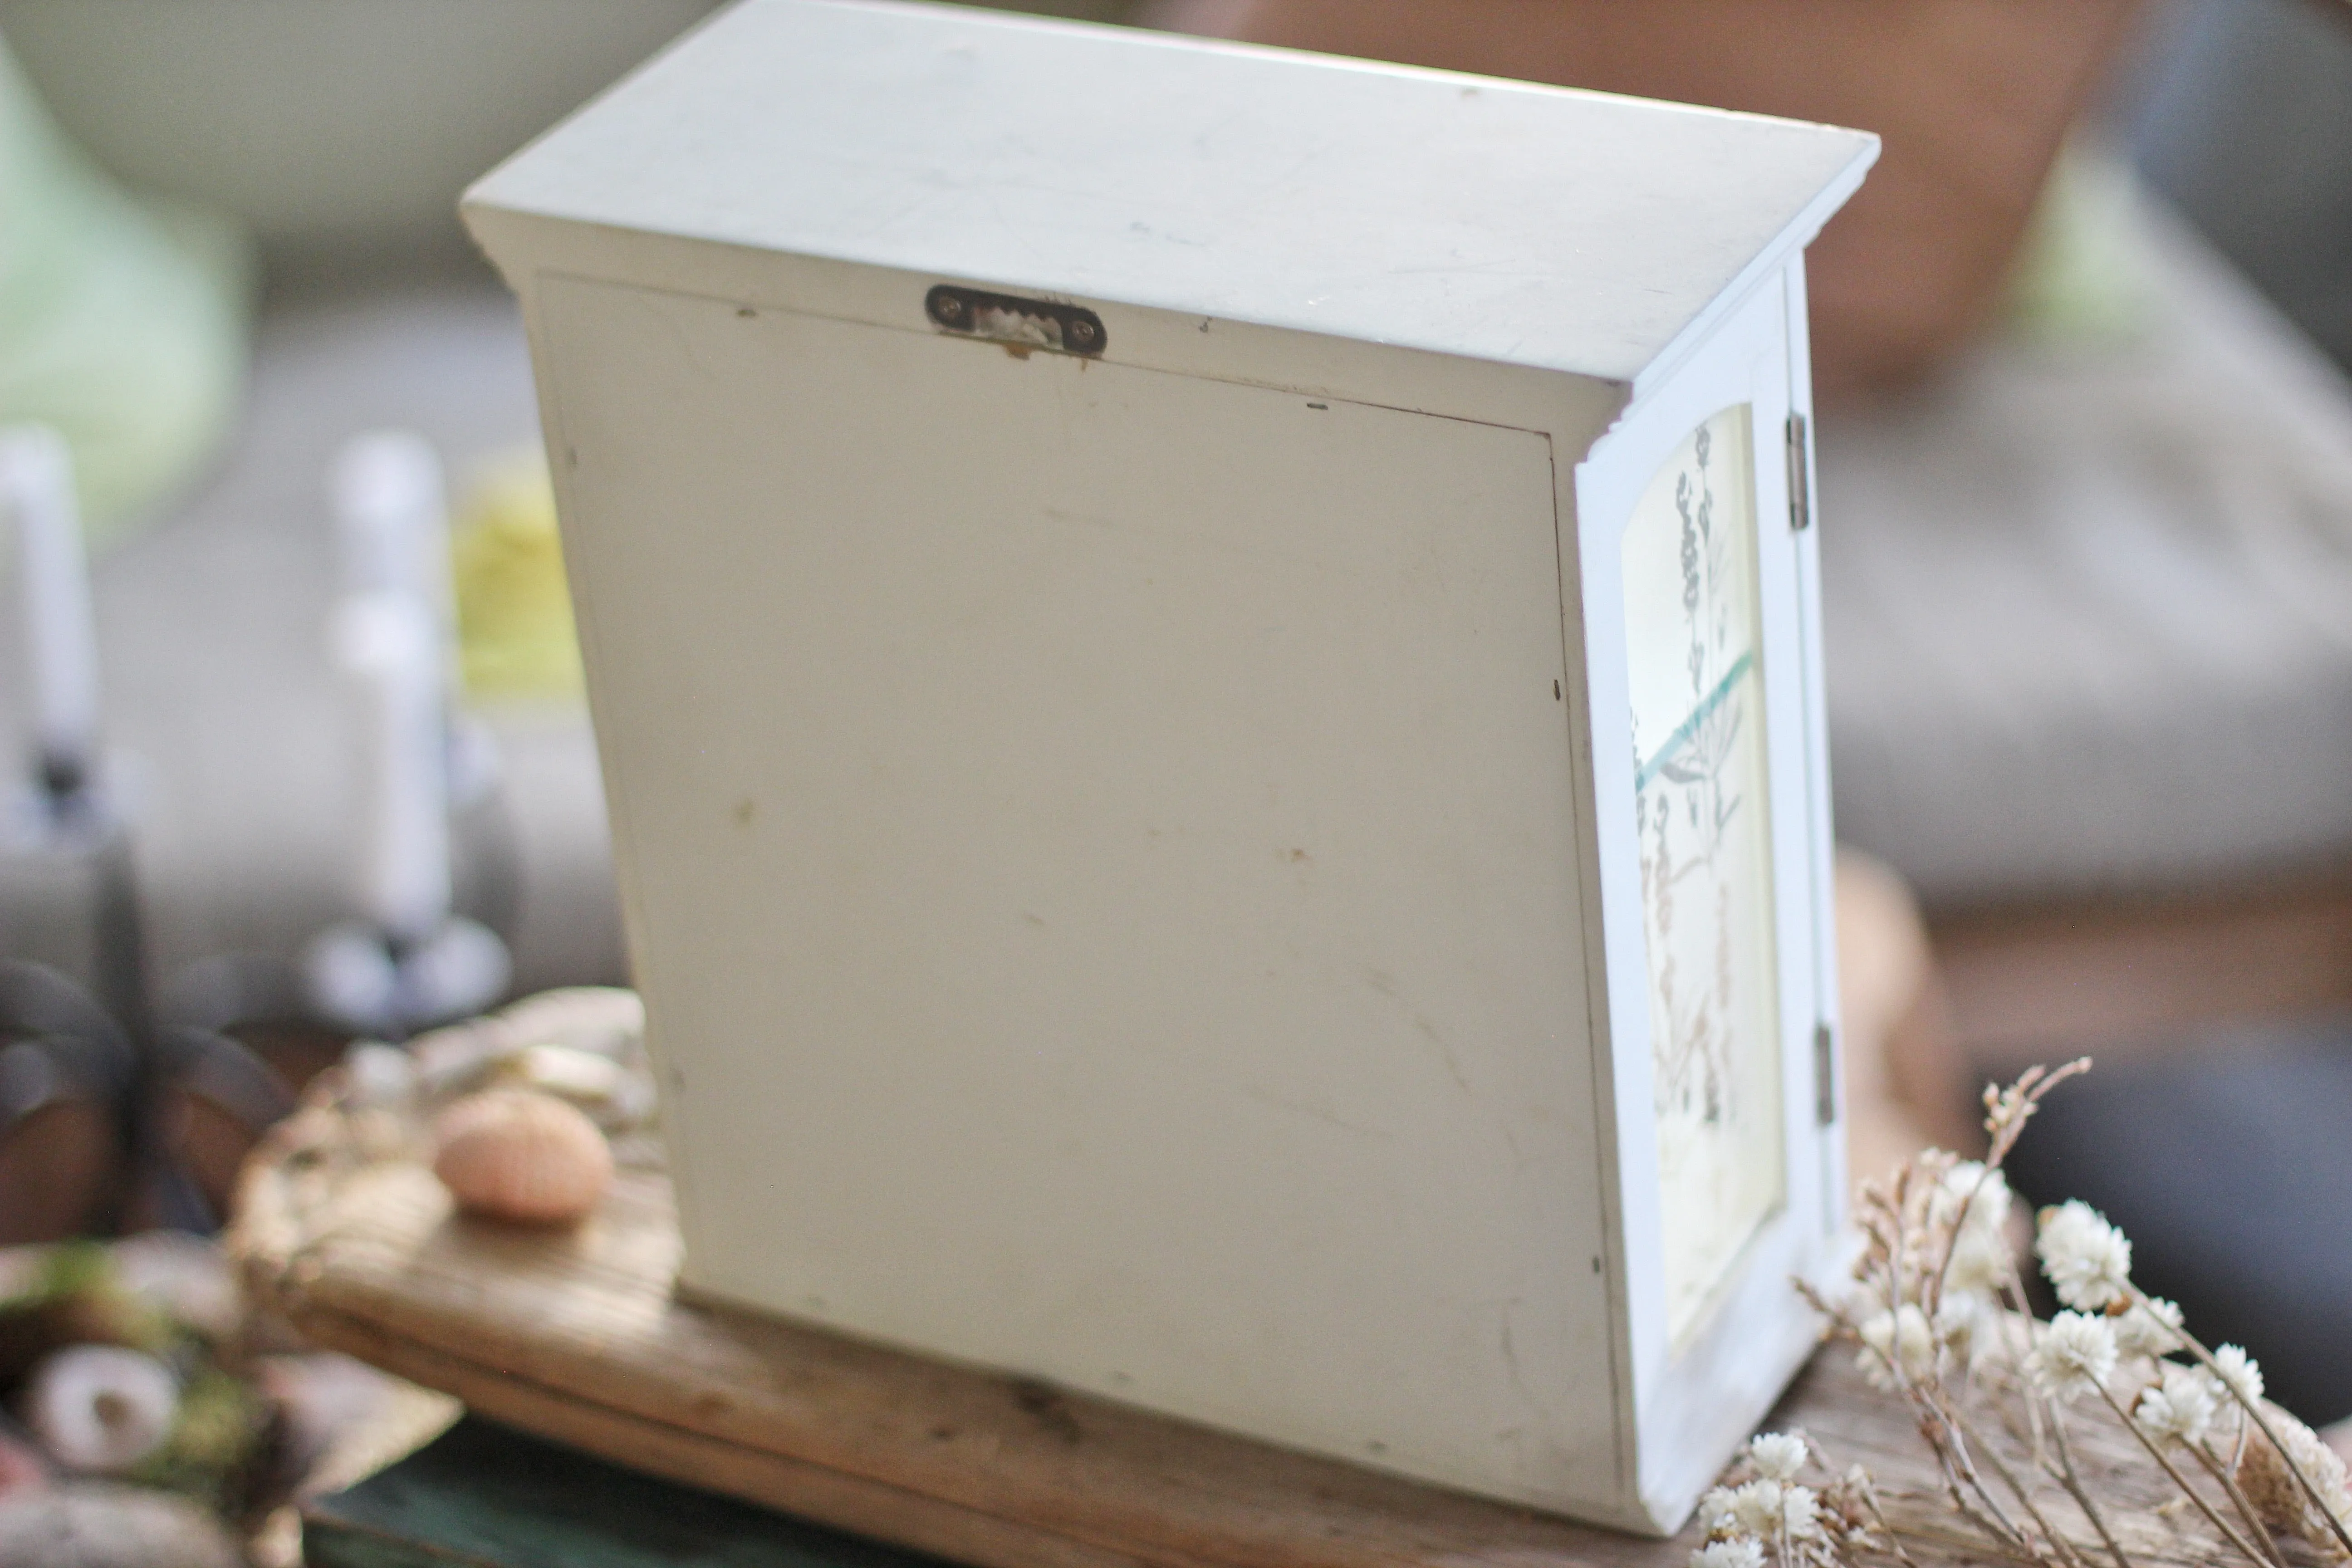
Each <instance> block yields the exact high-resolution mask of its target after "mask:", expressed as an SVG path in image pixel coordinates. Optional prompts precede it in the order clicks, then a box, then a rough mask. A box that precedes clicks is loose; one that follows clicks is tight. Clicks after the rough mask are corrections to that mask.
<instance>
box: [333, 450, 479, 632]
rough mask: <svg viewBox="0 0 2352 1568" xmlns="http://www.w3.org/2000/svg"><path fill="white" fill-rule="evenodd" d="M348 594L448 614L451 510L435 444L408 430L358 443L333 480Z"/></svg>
mask: <svg viewBox="0 0 2352 1568" xmlns="http://www.w3.org/2000/svg"><path fill="white" fill-rule="evenodd" d="M327 489H328V494H329V499H330V500H331V504H332V506H333V510H334V516H335V536H336V543H337V546H338V550H339V552H340V554H341V557H342V572H343V589H344V591H345V592H346V593H352V594H365V593H373V592H374V591H375V590H377V589H391V590H393V591H394V592H398V593H406V594H415V595H418V596H419V597H421V598H422V599H423V600H424V602H425V605H427V606H428V607H430V608H431V610H432V612H433V614H434V616H435V617H436V620H442V621H446V619H447V618H448V616H449V613H450V589H449V507H448V500H447V497H446V491H445V489H444V487H443V484H442V479H441V459H440V458H439V456H438V455H436V453H435V452H434V450H433V444H432V443H431V442H429V441H427V440H425V437H422V436H417V435H413V434H411V433H410V432H408V431H405V430H375V431H371V432H369V433H368V434H367V435H364V436H354V437H352V438H351V439H350V440H348V441H346V442H344V443H343V445H342V447H341V450H339V451H338V452H336V454H335V461H334V466H333V467H332V468H331V470H330V471H329V473H328V476H327Z"/></svg>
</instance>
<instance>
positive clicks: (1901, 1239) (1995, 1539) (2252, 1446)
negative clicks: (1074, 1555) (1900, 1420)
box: [1693, 1058, 2352, 1568]
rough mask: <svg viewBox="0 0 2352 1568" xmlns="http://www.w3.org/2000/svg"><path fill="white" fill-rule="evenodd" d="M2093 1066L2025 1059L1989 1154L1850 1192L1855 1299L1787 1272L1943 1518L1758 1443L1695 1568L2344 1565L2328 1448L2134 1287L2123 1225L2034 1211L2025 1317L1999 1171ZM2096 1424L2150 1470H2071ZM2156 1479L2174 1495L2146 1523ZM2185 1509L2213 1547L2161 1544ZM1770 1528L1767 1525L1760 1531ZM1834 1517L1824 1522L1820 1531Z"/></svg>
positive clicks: (1713, 1515) (2002, 1100)
mask: <svg viewBox="0 0 2352 1568" xmlns="http://www.w3.org/2000/svg"><path fill="white" fill-rule="evenodd" d="M2089 1068H2090V1061H2089V1059H2088V1058H2083V1059H2080V1060H2076V1061H2073V1062H2069V1063H2067V1064H2066V1065H2064V1066H2063V1067H2061V1068H2056V1069H2054V1070H2053V1069H2044V1068H2033V1069H2032V1070H2031V1071H2029V1072H2027V1073H2025V1074H2024V1075H2023V1076H2021V1078H2019V1079H2018V1080H2017V1081H2016V1082H2015V1083H2012V1084H2011V1085H2009V1086H2008V1087H2007V1088H2005V1089H2004V1088H1997V1087H1996V1088H1989V1089H1986V1091H1985V1097H1984V1103H1985V1131H1986V1134H1987V1139H1988V1145H1989V1146H1988V1150H1987V1153H1986V1157H1985V1158H1984V1160H1983V1161H1981V1162H1976V1161H1963V1160H1961V1159H1959V1158H1958V1157H1957V1156H1955V1155H1952V1154H1949V1153H1947V1152H1943V1151H1940V1150H1930V1151H1927V1152H1925V1153H1922V1154H1920V1155H1918V1156H1916V1158H1914V1159H1911V1160H1908V1161H1906V1162H1905V1163H1903V1164H1901V1165H1899V1166H1898V1167H1896V1168H1895V1171H1893V1172H1892V1173H1889V1174H1888V1176H1887V1177H1886V1178H1885V1179H1884V1180H1881V1181H1875V1182H1867V1183H1864V1184H1863V1186H1862V1188H1861V1190H1860V1192H1859V1194H1858V1196H1857V1202H1856V1205H1855V1212H1854V1224H1855V1227H1856V1229H1857V1230H1858V1231H1859V1233H1860V1241H1861V1246H1860V1247H1859V1248H1858V1249H1857V1255H1856V1259H1855V1263H1854V1266H1853V1289H1852V1290H1851V1291H1850V1292H1849V1293H1848V1294H1846V1295H1845V1296H1844V1297H1843V1298H1842V1299H1839V1300H1830V1299H1828V1298H1826V1297H1825V1296H1824V1295H1823V1294H1822V1293H1821V1292H1819V1291H1816V1290H1814V1289H1812V1288H1811V1287H1810V1286H1808V1285H1806V1284H1804V1283H1803V1282H1801V1281H1800V1282H1799V1285H1798V1288H1799V1289H1800V1290H1801V1291H1803V1293H1804V1294H1805V1296H1806V1298H1807V1299H1808V1300H1811V1302H1812V1304H1813V1305H1814V1306H1815V1307H1816V1308H1817V1309H1818V1310H1820V1311H1821V1312H1822V1315H1823V1317H1824V1318H1825V1319H1826V1321H1827V1328H1826V1330H1825V1337H1827V1338H1830V1339H1833V1340H1840V1341H1843V1342H1847V1343H1849V1344H1851V1345H1853V1347H1854V1353H1855V1356H1856V1360H1857V1363H1859V1365H1860V1367H1861V1370H1862V1371H1863V1373H1864V1375H1866V1376H1867V1377H1868V1378H1869V1379H1870V1380H1871V1381H1872V1382H1873V1383H1874V1384H1878V1385H1879V1386H1881V1387H1883V1388H1885V1389H1888V1390H1891V1391H1893V1392H1894V1393H1895V1394H1897V1395H1898V1396H1899V1397H1901V1398H1902V1399H1903V1400H1904V1401H1905V1402H1906V1404H1907V1405H1909V1406H1910V1407H1911V1410H1912V1413H1913V1415H1914V1417H1915V1420H1916V1429H1917V1431H1918V1433H1919V1436H1920V1437H1921V1439H1922V1441H1923V1442H1924V1443H1925V1444H1926V1446H1927V1449H1928V1451H1929V1453H1930V1455H1931V1456H1932V1457H1933V1458H1934V1460H1935V1464H1936V1472H1937V1477H1938V1479H1939V1480H1940V1483H1941V1485H1940V1491H1941V1494H1942V1497H1943V1506H1947V1507H1948V1510H1949V1511H1948V1512H1947V1513H1945V1514H1944V1515H1943V1516H1942V1518H1941V1519H1940V1520H1938V1519H1937V1518H1935V1517H1933V1516H1932V1510H1933V1509H1934V1508H1935V1507H1936V1506H1937V1504H1935V1503H1934V1502H1932V1500H1931V1499H1930V1497H1928V1496H1921V1495H1918V1494H1913V1496H1914V1498H1915V1501H1916V1507H1918V1508H1926V1509H1927V1510H1930V1511H1929V1513H1928V1514H1927V1515H1918V1514H1916V1508H1915V1507H1914V1505H1906V1512H1905V1513H1904V1514H1903V1515H1902V1516H1900V1517H1899V1518H1898V1517H1895V1516H1890V1514H1889V1512H1888V1510H1886V1508H1885V1506H1884V1504H1883V1502H1882V1500H1881V1498H1880V1496H1879V1493H1878V1491H1877V1489H1876V1485H1875V1483H1874V1480H1873V1479H1872V1478H1871V1476H1870V1475H1869V1472H1868V1471H1866V1470H1864V1469H1863V1468H1860V1467H1854V1468H1851V1469H1849V1470H1847V1471H1846V1472H1845V1473H1844V1474H1843V1476H1842V1477H1840V1479H1838V1480H1836V1481H1834V1482H1830V1483H1825V1484H1824V1485H1822V1486H1820V1487H1818V1488H1808V1487H1806V1486H1805V1485H1804V1484H1803V1483H1802V1482H1801V1481H1799V1480H1798V1479H1797V1475H1798V1471H1797V1470H1796V1469H1794V1468H1790V1466H1791V1464H1792V1463H1793V1458H1792V1457H1793V1455H1794V1454H1795V1453H1796V1452H1797V1449H1796V1448H1795V1447H1794V1446H1793V1445H1792V1443H1791V1442H1790V1439H1787V1438H1768V1439H1759V1443H1760V1444H1767V1445H1769V1447H1766V1448H1763V1449H1753V1448H1751V1450H1750V1451H1749V1453H1748V1455H1746V1456H1744V1457H1743V1458H1742V1459H1741V1460H1740V1461H1739V1462H1738V1464H1737V1465H1735V1466H1734V1468H1733V1469H1732V1471H1731V1472H1729V1473H1728V1474H1727V1478H1726V1479H1727V1485H1726V1486H1725V1487H1722V1488H1718V1489H1717V1491H1715V1492H1713V1493H1710V1494H1709V1503H1708V1505H1707V1506H1708V1507H1709V1508H1710V1509H1711V1510H1712V1511H1711V1512H1710V1513H1709V1515H1708V1518H1709V1521H1710V1523H1709V1531H1708V1536H1709V1539H1708V1544H1707V1545H1706V1547H1705V1548H1703V1549H1702V1552H1701V1554H1700V1555H1699V1556H1698V1557H1696V1558H1694V1560H1693V1561H1694V1563H1695V1564H1696V1565H1697V1568H1727V1565H1730V1564H1735V1563H1739V1564H1747V1563H1752V1564H1754V1565H1755V1568H1764V1565H1765V1564H1771V1565H1774V1568H1786V1565H1793V1564H1815V1563H1836V1564H1859V1563H1864V1562H1871V1563H1884V1562H1886V1561H1888V1560H1890V1559H1892V1560H1893V1561H1895V1562H1897V1563H1903V1564H1906V1565H1907V1568H1916V1562H1917V1560H1916V1559H1915V1558H1914V1557H1913V1555H1912V1553H1911V1550H1910V1549H1911V1548H1912V1547H1917V1548H1919V1549H1920V1550H1921V1551H1922V1552H1931V1551H1935V1552H1941V1551H1948V1550H1954V1549H1957V1550H1958V1551H1960V1552H1965V1553H1969V1554H1973V1555H1976V1556H1980V1557H1995V1558H2000V1559H2004V1560H2007V1561H2011V1562H2017V1563H2027V1564H2036V1565H2044V1568H2105V1565H2106V1564H2109V1563H2112V1564H2113V1565H2114V1568H2142V1563H2141V1562H2136V1561H2135V1558H2134V1553H2135V1552H2140V1553H2142V1561H2143V1562H2147V1563H2154V1562H2156V1561H2163V1562H2176V1561H2181V1560H2182V1559H2183V1555H2184V1554H2186V1555H2187V1557H2188V1559H2189V1560H2192V1561H2200V1562H2219V1561H2221V1560H2223V1559H2224V1558H2227V1559H2230V1560H2233V1561H2236V1562H2240V1563H2250V1564H2252V1565H2254V1568H2294V1563H2299V1562H2307V1561H2309V1560H2310V1559H2309V1558H2308V1557H2305V1558H2303V1559H2291V1558H2290V1554H2289V1553H2288V1552H2286V1551H2285V1549H2284V1545H2283V1542H2286V1541H2289V1540H2292V1541H2294V1542H2296V1543H2297V1545H2298V1550H2307V1551H2309V1552H2315V1553H2316V1554H2317V1556H2318V1557H2319V1558H2321V1559H2323V1560H2336V1561H2341V1560H2347V1559H2352V1480H2347V1475H2346V1470H2345V1466H2344V1463H2343V1461H2342V1460H2341V1459H2340V1458H2337V1457H2336V1454H2335V1453H2334V1452H2333V1451H2332V1450H2331V1449H2329V1448H2328V1447H2327V1446H2326V1444H2325V1443H2324V1442H2323V1441H2322V1440H2321V1439H2320V1438H2319V1437H2318V1436H2316V1435H2315V1433H2313V1432H2312V1431H2311V1429H2310V1428H2309V1427H2308V1426H2305V1425H2303V1424H2302V1423H2301V1422H2299V1421H2297V1420H2295V1419H2294V1417H2293V1416H2291V1415H2288V1414H2287V1413H2286V1412H2285V1411H2284V1410H2282V1409H2280V1408H2279V1407H2278V1406H2277V1405H2272V1404H2270V1403H2269V1402H2268V1401H2267V1400H2266V1399H2264V1398H2263V1382H2262V1373H2261V1369H2260V1367H2259V1366H2258V1365H2257V1364H2256V1363H2254V1361H2253V1359H2252V1357H2251V1356H2248V1355H2247V1354H2246V1353H2245V1352H2243V1351H2242V1350H2240V1349H2238V1348H2237V1347H2235V1346H2231V1345H2224V1346H2222V1347H2221V1349H2219V1350H2209V1349H2208V1348H2207V1347H2205V1346H2204V1345H2203V1344H2201V1343H2200V1342H2199V1341H2198V1340H2197V1339H2196V1338H2195V1336H2194V1335H2192V1334H2190V1333H2189V1331H2188V1329H2187V1328H2186V1326H2185V1325H2184V1323H2183V1321H2182V1314H2181V1311H2180V1309H2179V1307H2177V1306H2175V1305H2174V1304H2173V1303H2171V1302H2169V1301H2167V1300H2162V1299H2160V1298H2158V1297H2153V1296H2150V1295H2148V1294H2147V1292H2146V1291H2145V1290H2143V1289H2140V1288H2139V1287H2138V1286H2137V1284H2136V1283H2135V1282H2134V1281H2133V1279H2132V1278H2131V1271H2132V1247H2131V1242H2130V1238H2129V1237H2126V1236H2125V1235H2124V1234H2123V1232H2122V1231H2121V1230H2120V1229H2119V1228H2117V1227H2116V1226H2115V1225H2113V1224H2112V1223H2110V1222H2109V1221H2108V1220H2107V1218H2106V1216H2105V1215H2101V1214H2099V1213H2098V1212H2097V1211H2096V1210H2095V1209H2093V1208H2091V1207H2090V1206H2089V1205H2085V1204H2082V1203H2079V1202H2077V1203H2066V1204H2061V1205H2053V1207H2051V1208H2048V1209H2044V1210H2042V1213H2041V1214H2040V1215H2037V1216H2036V1220H2037V1224H2036V1226H2035V1237H2034V1244H2033V1247H2032V1255H2033V1258H2034V1260H2035V1261H2036V1262H2037V1263H2038V1264H2039V1265H2040V1268H2041V1271H2042V1274H2043V1276H2044V1277H2045V1278H2046V1279H2048V1280H2049V1281H2050V1284H2051V1287H2052V1289H2053V1291H2054V1292H2055V1294H2056V1295H2057V1297H2058V1300H2059V1301H2060V1303H2061V1304H2062V1306H2063V1309H2064V1310H2062V1311H2060V1312H2059V1313H2058V1314H2057V1315H2056V1316H2055V1317H2053V1318H2052V1319H2051V1320H2049V1321H2042V1320H2039V1319H2037V1318H2036V1317H2035V1316H2034V1315H2033V1311H2032V1306H2031V1304H2030V1299H2029V1297H2028V1294H2027V1291H2026V1287H2025V1282H2024V1274H2023V1265H2022V1262H2021V1258H2020V1256H2019V1249H2018V1247H2016V1246H2015V1245H2014V1244H2012V1242H2011V1240H2010V1237H2009V1226H2010V1216H2011V1207H2012V1198H2011V1192H2010V1189H2009V1185H2008V1182H2007V1179H2006V1177H2005V1176H2004V1175H2003V1174H2002V1166H2003V1164H2004V1163H2005V1162H2006V1161H2007V1159H2008V1157H2009V1155H2010V1153H2011V1151H2012V1150H2013V1149H2014V1148H2015V1147H2016V1146H2017V1142H2018V1140H2019V1138H2020V1137H2021V1135H2022V1133H2023V1131H2024V1130H2025V1126H2026V1124H2027V1123H2028V1122H2029V1121H2031V1120H2032V1117H2033V1114H2034V1112H2035V1111H2036V1110H2038V1109H2039V1107H2040V1105H2041V1102H2042V1099H2043V1097H2045V1096H2046V1095H2048V1094H2049V1093H2050V1091H2051V1090H2052V1089H2055V1088H2056V1087H2057V1086H2058V1085H2059V1084H2061V1083H2063V1082H2065V1081H2066V1080H2067V1079H2072V1078H2075V1077H2077V1076H2079V1075H2081V1074H2082V1073H2084V1072H2086V1071H2088V1070H2089ZM1985 1415H1991V1416H1993V1417H1994V1418H1995V1420H1994V1423H1993V1426H1992V1433H1991V1436H1990V1437H1989V1436H1988V1435H1987V1434H1986V1432H1985V1431H1983V1430H1981V1429H1980V1428H1979V1421H1980V1420H1981V1418H1982V1417H1983V1416H1985ZM2109 1421H2112V1422H2113V1423H2115V1424H2116V1426H2120V1427H2122V1428H2123V1430H2124V1431H2125V1432H2126V1433H2127V1434H2128V1435H2129V1437H2130V1440H2131V1446H2130V1447H2126V1448H2125V1449H2122V1450H2116V1449H2114V1448H2113V1447H2112V1441H2111V1440H2110V1443H2109V1446H2108V1450H2107V1451H2108V1452H2109V1453H2110V1454H2117V1453H2129V1452H2133V1451H2137V1452H2138V1453H2140V1454H2141V1455H2142V1456H2144V1458H2146V1460H2147V1466H2148V1468H2147V1470H2146V1471H2145V1472H2144V1473H2139V1474H2123V1473H2121V1472H2118V1471H2117V1470H2116V1468H2115V1466H2114V1465H2112V1464H2110V1465H2108V1466H2107V1467H2105V1468H2101V1469H2096V1470H2094V1469H2086V1468H2085V1467H2084V1465H2083V1464H2082V1463H2081V1462H2080V1461H2079V1460H2078V1458H2077V1445H2076V1438H2077V1436H2080V1435H2081V1434H2082V1433H2083V1432H2084V1430H2086V1428H2085V1426H2084V1424H2085V1423H2090V1424H2094V1425H2096V1426H2105V1425H2106V1423H2107V1422H2109ZM1996 1439H2002V1440H2005V1442H2006V1447H2004V1443H2003V1441H2000V1440H1996ZM1807 1451H1808V1454H1809V1457H1810V1458H1811V1462H1812V1464H1813V1466H1815V1467H1817V1468H1819V1469H1820V1470H1822V1471H1823V1472H1824V1473H1830V1474H1834V1473H1836V1472H1835V1470H1834V1467H1833V1466H1832V1464H1831V1462H1830V1459H1829V1457H1828V1456H1827V1455H1826V1454H1823V1453H1822V1452H1821V1451H1820V1450H1819V1448H1818V1447H1809V1448H1808V1450H1807ZM2124 1465H2125V1469H2126V1471H2127V1470H2128V1469H2129V1462H2128V1461H2124ZM1791 1489H1794V1491H1795V1492H1798V1493H1802V1494H1804V1501H1803V1503H1802V1504H1801V1505H1800V1507H1799V1510H1798V1511H1799V1513H1800V1514H1801V1518H1799V1519H1796V1520H1795V1521H1794V1523H1793V1524H1792V1522H1791V1519H1790V1516H1787V1515H1775V1516H1769V1518H1768V1514H1769V1510H1768V1508H1767V1505H1768V1504H1773V1503H1777V1504H1778V1505H1779V1506H1780V1507H1782V1508H1783V1509H1786V1508H1787V1507H1789V1506H1790V1504H1789V1500H1790V1495H1791ZM2151 1489H2153V1491H2154V1492H2155V1493H2157V1494H2160V1493H2161V1492H2163V1491H2165V1490H2170V1491H2171V1492H2173V1493H2175V1494H2176V1495H2175V1497H2174V1499H2173V1501H2172V1502H2170V1503H2168V1504H2165V1505H2163V1506H2162V1507H2159V1508H2158V1509H2156V1510H2155V1511H2154V1512H2153V1513H2150V1512H2148V1511H2147V1495H2148V1494H2149V1492H2150V1490H2151ZM2062 1501H2063V1503H2064V1504H2071V1506H2072V1510H2074V1511H2073V1513H2072V1514H2069V1513H2068V1512H2067V1510H2066V1509H2065V1508H2064V1507H2063V1506H2059V1505H2061V1503H2062ZM1808 1509H1809V1510H1810V1511H1806V1510H1808ZM2076 1515H2079V1522H2073V1521H2074V1516H2076ZM2192 1517H2193V1519H2195V1520H2198V1521H2202V1523H2203V1525H2204V1527H2206V1528H2207V1529H2210V1531H2211V1532H2212V1534H2211V1537H2210V1539H2206V1538H2203V1537H2200V1536H2197V1535H2196V1533H2195V1526H2194V1524H2189V1525H2188V1526H2187V1528H2188V1529H2189V1531H2190V1535H2189V1537H2187V1538H2184V1539H2183V1540H2181V1541H2179V1542H2176V1543H2175V1544H2174V1545H2172V1546H2170V1547H2163V1546H2161V1545H2159V1544H2156V1543H2158V1542H2162V1541H2163V1540H2164V1539H2165V1538H2166V1537H2165V1531H2167V1530H2171V1531H2175V1532H2178V1531H2180V1530H2181V1529H2182V1528H2183V1525H2184V1522H2185V1521H2190V1520H2191V1519H2192ZM2127 1518H2129V1519H2131V1520H2133V1521H2136V1522H2134V1523H2133V1524H2132V1526H2131V1528H2130V1529H2129V1530H2126V1529H2124V1528H2122V1527H2121V1526H2122V1523H2123V1521H2126V1519H2127ZM1772 1519H1778V1520H1779V1523H1778V1524H1777V1525H1773V1526H1772V1527H1771V1528H1765V1527H1764V1526H1766V1525H1768V1524H1769V1523H1770V1522H1771V1520H1772ZM1830 1520H1834V1521H1837V1522H1836V1527H1835V1528H1834V1529H1832V1528H1827V1527H1826V1526H1824V1525H1823V1523H1822V1521H1830ZM1800 1525H1801V1526H1803V1528H1798V1527H1796V1526H1800Z"/></svg>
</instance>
